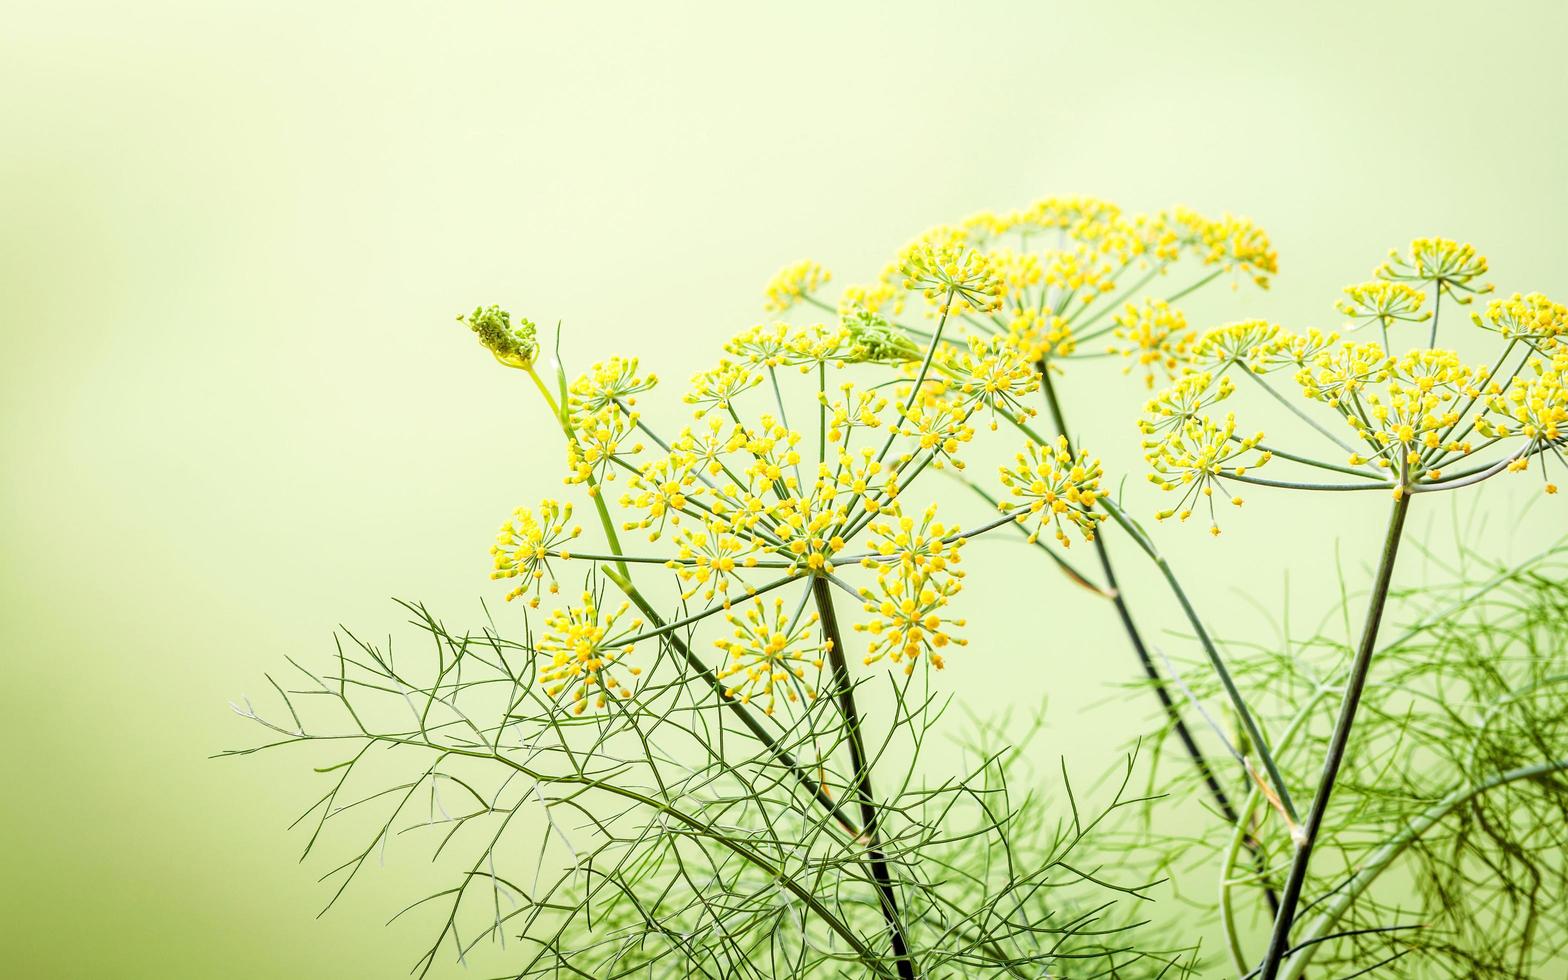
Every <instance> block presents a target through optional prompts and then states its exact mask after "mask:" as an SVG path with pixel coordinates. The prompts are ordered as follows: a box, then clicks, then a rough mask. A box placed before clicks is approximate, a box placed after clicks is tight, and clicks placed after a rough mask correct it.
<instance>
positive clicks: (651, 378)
mask: <svg viewBox="0 0 1568 980" xmlns="http://www.w3.org/2000/svg"><path fill="white" fill-rule="evenodd" d="M658 383H659V379H658V377H657V376H656V375H652V374H650V375H647V376H646V377H644V376H641V375H639V374H638V373H637V358H635V357H621V356H620V355H619V354H617V355H615V356H614V357H611V358H610V359H609V360H608V361H600V362H599V363H597V364H595V365H594V366H593V367H591V368H589V369H588V372H587V373H586V374H582V375H579V376H578V378H577V380H576V381H573V382H572V387H571V391H570V398H571V411H572V414H573V415H574V416H581V415H589V414H592V413H594V412H598V411H602V410H603V409H605V408H607V407H609V406H611V405H614V404H616V403H617V402H619V403H621V404H623V405H635V404H637V395H638V394H640V393H642V392H644V391H648V390H650V389H652V388H653V386H654V385H656V384H658Z"/></svg>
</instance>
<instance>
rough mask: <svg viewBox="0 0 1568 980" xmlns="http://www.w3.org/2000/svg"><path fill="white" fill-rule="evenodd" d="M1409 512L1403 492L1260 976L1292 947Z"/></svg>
mask: <svg viewBox="0 0 1568 980" xmlns="http://www.w3.org/2000/svg"><path fill="white" fill-rule="evenodd" d="M1409 510H1410V494H1409V493H1401V494H1400V495H1399V499H1397V500H1396V501H1394V511H1393V513H1392V514H1391V515H1390V516H1389V519H1388V534H1387V536H1386V537H1385V538H1384V540H1383V553H1382V556H1381V557H1380V558H1379V560H1378V567H1377V575H1376V577H1375V579H1374V581H1373V585H1372V601H1371V606H1370V607H1369V608H1368V610H1367V618H1366V623H1365V624H1364V625H1363V627H1362V630H1361V644H1360V646H1359V648H1358V649H1357V650H1356V657H1355V660H1354V661H1353V662H1352V663H1351V667H1350V679H1349V681H1348V682H1347V683H1346V685H1345V694H1344V698H1343V700H1342V701H1341V702H1340V707H1339V719H1338V721H1336V722H1335V724H1334V733H1333V735H1332V736H1331V737H1330V738H1329V744H1328V756H1327V758H1326V759H1325V760H1324V762H1323V775H1322V777H1321V778H1320V779H1319V780H1318V786H1317V791H1316V792H1315V793H1314V794H1313V798H1312V809H1311V810H1310V811H1308V813H1307V822H1306V826H1305V827H1303V828H1302V834H1301V838H1300V841H1299V843H1298V845H1297V847H1296V856H1295V859H1294V860H1293V861H1292V862H1291V865H1290V876H1289V877H1288V878H1286V879H1285V891H1284V894H1283V896H1282V897H1281V900H1280V908H1279V913H1278V914H1277V915H1276V916H1275V917H1274V932H1273V935H1272V936H1270V938H1269V948H1268V952H1267V953H1265V954H1264V959H1263V965H1262V967H1261V973H1260V980H1275V978H1276V977H1278V976H1279V969H1280V964H1281V962H1283V960H1284V958H1285V954H1286V953H1288V952H1289V951H1290V927H1291V925H1292V923H1293V922H1294V920H1295V915H1296V906H1297V905H1298V904H1299V903H1300V902H1301V889H1302V886H1303V885H1304V884H1305V883H1306V879H1307V866H1308V864H1309V863H1310V862H1311V860H1312V847H1313V845H1314V844H1316V843H1317V837H1318V833H1319V832H1320V831H1321V830H1322V829H1323V818H1324V815H1325V814H1326V813H1327V811H1328V804H1329V798H1330V796H1331V795H1332V794H1333V792H1334V782H1335V780H1337V779H1338V778H1339V768H1340V765H1341V763H1343V762H1344V760H1345V749H1346V747H1347V746H1348V745H1349V743H1350V730H1351V727H1352V726H1353V725H1354V724H1355V721H1356V709H1357V708H1358V707H1359V706H1360V704H1361V692H1362V691H1363V689H1365V687H1366V683H1367V675H1368V673H1370V671H1371V667H1372V652H1373V650H1374V649H1375V648H1376V646H1377V631H1378V626H1379V624H1380V623H1381V622H1382V619H1383V609H1384V606H1385V605H1386V604H1387V602H1388V588H1389V584H1390V583H1391V582H1392V581H1393V577H1394V561H1395V559H1396V558H1397V557H1398V555H1399V540H1400V536H1401V534H1402V533H1403V531H1404V527H1405V515H1406V514H1407V513H1408V512H1409Z"/></svg>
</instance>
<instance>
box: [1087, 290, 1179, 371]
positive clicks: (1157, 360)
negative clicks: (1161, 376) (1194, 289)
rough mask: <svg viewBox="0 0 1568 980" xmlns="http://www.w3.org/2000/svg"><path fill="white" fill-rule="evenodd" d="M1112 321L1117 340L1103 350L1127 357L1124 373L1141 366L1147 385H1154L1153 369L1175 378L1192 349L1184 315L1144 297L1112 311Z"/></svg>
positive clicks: (1164, 303)
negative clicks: (1139, 301)
mask: <svg viewBox="0 0 1568 980" xmlns="http://www.w3.org/2000/svg"><path fill="white" fill-rule="evenodd" d="M1115 323H1116V328H1115V330H1114V331H1113V333H1112V335H1113V336H1114V337H1115V338H1116V339H1117V340H1118V341H1120V343H1118V344H1111V345H1110V346H1109V347H1108V348H1107V350H1108V351H1109V352H1110V353H1112V354H1120V355H1122V356H1123V357H1126V358H1127V359H1128V361H1129V363H1128V365H1127V367H1126V368H1125V369H1124V373H1127V374H1130V373H1132V370H1133V368H1134V367H1138V368H1141V369H1142V370H1143V372H1144V382H1145V383H1146V384H1147V385H1148V386H1149V387H1150V388H1153V387H1154V373H1155V370H1156V369H1160V370H1163V371H1164V373H1165V374H1166V376H1167V377H1175V376H1176V374H1177V369H1178V368H1179V367H1180V366H1181V365H1182V364H1183V363H1184V362H1185V361H1186V360H1187V357H1188V355H1189V353H1190V352H1191V350H1192V343H1193V333H1192V331H1190V330H1188V329H1187V318H1186V317H1185V316H1183V315H1182V313H1181V311H1180V310H1178V309H1176V308H1175V307H1174V306H1171V305H1170V304H1169V303H1167V302H1165V301H1164V300H1162V299H1146V300H1144V302H1143V303H1142V304H1141V305H1138V304H1134V303H1128V304H1127V305H1126V306H1124V307H1122V309H1121V311H1120V312H1118V313H1117V314H1116V320H1115Z"/></svg>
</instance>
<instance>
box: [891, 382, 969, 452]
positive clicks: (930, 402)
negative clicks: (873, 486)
mask: <svg viewBox="0 0 1568 980" xmlns="http://www.w3.org/2000/svg"><path fill="white" fill-rule="evenodd" d="M950 396H951V390H950V386H949V384H948V382H947V381H945V380H942V379H935V380H928V381H927V382H926V383H925V384H924V385H922V386H921V388H920V392H919V394H918V395H917V396H916V398H915V399H914V403H913V404H911V405H910V406H909V407H908V408H907V409H905V408H903V407H900V408H899V412H900V413H901V414H902V415H903V420H902V421H901V422H899V423H898V424H897V425H896V427H895V428H896V431H897V432H898V434H899V435H902V436H907V437H908V438H910V439H913V440H914V442H915V448H916V449H917V450H923V451H928V452H930V453H932V454H933V456H934V457H935V460H934V462H933V463H932V465H933V466H935V467H937V468H939V469H940V468H941V467H942V466H943V461H944V460H946V461H950V462H951V463H952V464H953V465H954V467H956V468H957V469H963V468H964V464H963V461H962V460H960V459H959V458H958V453H959V451H960V450H961V449H962V448H963V446H964V444H965V443H967V442H969V441H970V440H972V439H973V438H974V437H975V430H974V427H973V426H971V425H970V424H969V416H970V415H971V414H972V412H971V409H970V407H969V406H968V405H966V404H965V403H964V402H961V401H959V400H957V399H955V398H953V397H950Z"/></svg>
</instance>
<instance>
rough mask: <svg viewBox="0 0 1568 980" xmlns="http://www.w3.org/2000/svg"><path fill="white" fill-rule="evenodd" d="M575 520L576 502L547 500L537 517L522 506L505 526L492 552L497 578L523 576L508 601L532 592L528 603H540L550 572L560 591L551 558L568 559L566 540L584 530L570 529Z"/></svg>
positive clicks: (551, 578) (492, 546) (541, 505)
mask: <svg viewBox="0 0 1568 980" xmlns="http://www.w3.org/2000/svg"><path fill="white" fill-rule="evenodd" d="M571 519H572V505H571V504H569V503H568V504H560V503H557V502H556V501H554V500H546V501H544V502H542V503H540V505H539V514H538V516H537V517H536V516H535V515H534V513H533V512H532V511H530V510H529V509H528V508H527V507H519V508H517V510H516V511H514V512H513V513H512V519H511V520H509V521H507V522H506V523H505V524H503V525H501V532H500V533H499V534H497V535H496V542H495V544H493V545H491V546H490V554H491V556H492V558H493V559H494V562H495V569H494V570H493V571H492V572H491V573H490V577H491V578H494V579H502V578H519V579H522V581H521V582H519V583H518V585H517V588H515V589H513V590H512V591H511V592H508V593H507V594H506V598H507V601H508V602H510V601H511V600H513V599H515V598H517V597H518V596H520V595H523V594H524V593H526V592H528V591H530V590H531V591H532V592H533V598H531V599H529V600H528V604H529V605H530V606H533V607H534V608H536V609H537V608H538V606H539V590H540V587H541V586H542V585H543V582H544V578H545V576H546V575H549V577H550V591H551V592H552V593H553V592H555V591H556V588H557V587H556V584H555V575H554V573H552V572H551V571H550V559H551V558H562V559H564V558H568V557H569V553H568V552H567V550H566V547H565V545H566V543H567V542H568V541H570V540H572V539H573V538H575V537H577V536H578V535H579V534H582V533H583V529H582V528H580V527H575V526H574V527H572V528H570V529H568V528H567V525H568V524H569V523H570V522H571Z"/></svg>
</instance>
